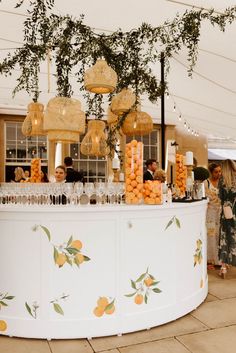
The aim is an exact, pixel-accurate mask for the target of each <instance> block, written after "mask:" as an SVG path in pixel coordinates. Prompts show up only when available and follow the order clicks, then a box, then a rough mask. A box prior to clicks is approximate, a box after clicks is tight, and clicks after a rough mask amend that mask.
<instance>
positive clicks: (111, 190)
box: [106, 182, 115, 204]
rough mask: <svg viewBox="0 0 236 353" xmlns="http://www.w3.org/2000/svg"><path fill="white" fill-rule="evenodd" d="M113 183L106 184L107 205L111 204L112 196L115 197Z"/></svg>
mask: <svg viewBox="0 0 236 353" xmlns="http://www.w3.org/2000/svg"><path fill="white" fill-rule="evenodd" d="M114 184H115V183H112V182H108V183H107V189H106V190H107V195H108V203H110V204H111V203H112V195H115V185H114Z"/></svg>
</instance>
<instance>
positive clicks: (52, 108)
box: [44, 97, 85, 142]
mask: <svg viewBox="0 0 236 353" xmlns="http://www.w3.org/2000/svg"><path fill="white" fill-rule="evenodd" d="M44 129H45V130H47V131H48V139H49V140H50V141H57V142H78V141H79V135H80V134H81V133H84V131H85V114H84V112H82V111H81V104H80V101H78V100H77V99H73V98H67V97H55V98H52V99H50V101H49V102H48V104H47V108H46V111H45V117H44Z"/></svg>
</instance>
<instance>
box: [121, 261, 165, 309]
mask: <svg viewBox="0 0 236 353" xmlns="http://www.w3.org/2000/svg"><path fill="white" fill-rule="evenodd" d="M130 281H131V287H132V288H133V290H134V291H133V292H132V293H129V294H125V296H126V297H128V298H130V297H134V303H135V304H137V305H141V304H143V303H145V304H147V302H148V298H149V297H150V295H151V293H161V290H160V289H159V288H157V285H158V283H159V281H157V280H156V279H155V277H154V276H153V275H151V274H150V273H149V272H148V268H147V270H146V272H144V273H142V274H141V275H140V276H139V277H138V278H137V279H136V281H133V280H132V279H131V280H130Z"/></svg>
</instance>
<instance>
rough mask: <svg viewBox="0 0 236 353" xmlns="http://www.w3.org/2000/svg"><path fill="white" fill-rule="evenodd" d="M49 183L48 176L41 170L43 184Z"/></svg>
mask: <svg viewBox="0 0 236 353" xmlns="http://www.w3.org/2000/svg"><path fill="white" fill-rule="evenodd" d="M48 182H49V180H48V177H47V174H46V173H44V172H43V171H42V170H41V183H48Z"/></svg>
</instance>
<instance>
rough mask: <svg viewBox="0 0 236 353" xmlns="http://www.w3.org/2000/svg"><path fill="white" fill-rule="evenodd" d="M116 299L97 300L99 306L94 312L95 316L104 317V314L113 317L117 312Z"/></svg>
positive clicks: (104, 298) (103, 298)
mask: <svg viewBox="0 0 236 353" xmlns="http://www.w3.org/2000/svg"><path fill="white" fill-rule="evenodd" d="M114 303H115V299H113V300H110V301H109V299H108V298H107V297H100V298H99V299H98V300H97V306H96V307H95V308H94V310H93V314H94V315H95V316H97V317H101V316H103V314H104V313H105V314H107V315H112V314H113V313H114V311H115V304H114Z"/></svg>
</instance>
